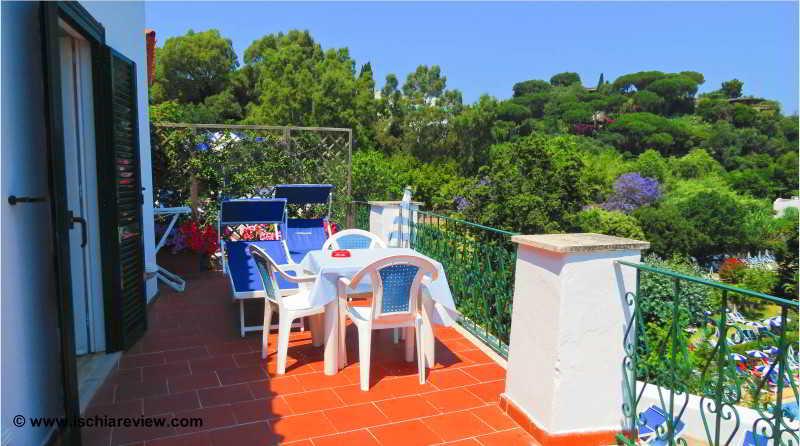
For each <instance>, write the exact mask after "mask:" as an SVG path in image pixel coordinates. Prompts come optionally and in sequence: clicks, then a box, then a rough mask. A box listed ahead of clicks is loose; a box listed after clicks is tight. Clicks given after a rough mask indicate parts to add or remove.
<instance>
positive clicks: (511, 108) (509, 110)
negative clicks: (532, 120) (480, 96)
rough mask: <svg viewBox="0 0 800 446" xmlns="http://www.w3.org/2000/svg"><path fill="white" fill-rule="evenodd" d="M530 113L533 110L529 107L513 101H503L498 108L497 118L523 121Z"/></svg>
mask: <svg viewBox="0 0 800 446" xmlns="http://www.w3.org/2000/svg"><path fill="white" fill-rule="evenodd" d="M530 115H531V111H530V110H529V109H528V108H527V107H523V106H522V105H519V104H516V103H514V102H511V101H503V102H501V103H500V106H499V107H498V108H497V118H498V119H502V120H503V121H513V122H522V121H524V120H525V119H527V118H528V117H530Z"/></svg>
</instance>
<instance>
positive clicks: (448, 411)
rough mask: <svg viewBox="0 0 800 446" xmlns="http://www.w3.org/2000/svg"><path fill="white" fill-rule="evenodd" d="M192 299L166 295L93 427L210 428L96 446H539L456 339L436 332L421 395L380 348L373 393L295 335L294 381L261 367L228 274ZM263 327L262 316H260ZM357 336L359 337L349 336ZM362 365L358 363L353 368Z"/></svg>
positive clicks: (120, 434) (106, 387)
mask: <svg viewBox="0 0 800 446" xmlns="http://www.w3.org/2000/svg"><path fill="white" fill-rule="evenodd" d="M188 279H189V280H188V281H187V282H188V287H187V290H186V291H185V292H184V293H175V292H173V291H172V290H170V289H168V288H166V287H162V288H161V295H160V296H159V298H158V299H157V300H156V302H155V303H154V304H153V305H152V306H151V308H150V310H149V328H148V330H147V333H146V335H145V336H144V337H143V338H142V339H141V340H140V341H139V342H138V343H137V344H136V345H135V346H133V347H132V348H131V349H130V350H129V351H128V352H126V353H125V354H124V355H123V357H122V359H121V360H120V363H119V367H118V368H117V369H116V370H115V371H114V373H113V374H112V375H111V376H110V377H109V379H108V380H107V381H106V382H105V383H104V384H103V386H102V387H101V388H100V390H99V391H98V393H97V395H96V396H95V398H94V400H93V401H92V403H91V404H90V406H89V408H88V409H87V413H86V415H100V416H102V415H108V416H109V417H112V416H114V417H118V416H134V417H138V416H139V415H144V416H154V415H160V416H164V417H168V418H174V417H178V418H180V417H200V418H202V419H203V427H202V428H172V427H161V428H142V427H138V428H114V429H101V428H93V429H84V443H85V444H88V445H103V446H111V445H147V446H151V445H152V446H155V445H159V446H166V445H198V446H203V445H214V446H219V445H223V446H240V445H244V446H246V445H272V444H278V443H280V444H294V445H316V446H321V445H334V444H336V445H362V444H363V445H427V444H440V443H448V442H450V443H460V444H473V445H479V444H483V445H489V444H503V445H504V446H512V445H527V444H535V442H534V440H533V439H532V438H531V437H530V436H529V435H527V434H526V433H525V432H524V431H523V430H522V429H521V428H519V426H517V425H516V424H515V423H514V421H513V420H511V419H510V418H509V417H508V416H506V415H505V414H504V413H502V412H501V410H500V409H499V407H498V404H497V402H498V395H499V394H500V392H502V390H503V386H504V379H505V371H504V370H503V369H502V368H501V367H499V366H498V365H496V364H495V363H494V362H492V360H491V359H489V357H487V356H486V355H485V354H483V353H482V352H480V351H479V350H478V349H477V348H476V347H475V346H474V345H473V344H472V343H470V342H469V341H468V340H466V339H464V338H463V337H462V336H461V335H460V334H459V333H458V332H456V331H455V330H453V329H450V328H442V327H439V328H437V331H436V337H437V352H436V359H437V365H436V367H435V368H434V369H433V370H430V371H429V374H428V382H427V383H426V384H425V385H420V384H419V383H418V378H417V374H416V373H417V371H416V363H406V362H405V361H404V360H403V346H402V344H397V345H395V344H393V343H392V341H391V333H390V332H389V331H376V332H375V333H374V336H375V338H374V339H373V352H372V361H373V363H372V371H371V386H372V387H371V389H370V391H369V392H362V391H361V390H360V389H359V386H358V376H359V373H358V363H357V360H356V359H357V358H358V353H357V347H356V344H357V340H356V334H355V332H354V331H353V332H349V333H348V355H349V356H348V357H349V358H350V359H351V361H353V362H351V364H349V365H348V366H347V368H345V369H344V370H343V371H341V372H340V373H339V374H338V375H336V376H325V375H324V374H323V373H322V370H323V364H322V349H321V348H315V347H313V346H312V345H311V338H310V333H309V332H308V331H305V332H296V333H294V334H293V335H292V338H291V343H290V347H289V360H288V370H287V373H286V375H284V376H276V375H275V354H274V346H275V340H276V339H275V338H276V337H277V336H276V335H275V334H273V335H272V339H271V340H270V347H271V349H272V352H271V354H270V356H269V358H268V359H266V360H261V359H260V351H259V350H260V339H261V335H260V333H250V334H248V336H247V337H245V338H244V339H242V338H240V337H239V333H238V307H237V306H236V305H235V304H233V303H232V301H231V299H230V291H229V288H228V280H227V278H226V277H225V276H223V275H222V274H221V273H204V274H201V275H196V276H193V277H189V278H188ZM252 310H255V311H253V313H256V314H255V316H258V314H257V313H258V311H259V308H258V306H256V307H254V308H252ZM350 329H351V330H354V327H350ZM354 360H355V361H354Z"/></svg>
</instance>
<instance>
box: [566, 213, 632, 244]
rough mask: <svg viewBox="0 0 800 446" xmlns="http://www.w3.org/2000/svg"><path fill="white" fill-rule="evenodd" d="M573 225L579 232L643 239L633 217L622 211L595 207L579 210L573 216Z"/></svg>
mask: <svg viewBox="0 0 800 446" xmlns="http://www.w3.org/2000/svg"><path fill="white" fill-rule="evenodd" d="M575 227H576V229H577V230H578V231H581V232H595V233H598V234H606V235H614V236H617V237H627V238H632V239H636V240H642V239H644V232H643V231H642V228H641V227H639V222H638V221H637V220H636V219H635V218H634V217H632V216H630V215H627V214H623V213H622V212H614V211H606V210H604V209H600V208H596V207H593V208H589V209H585V210H583V211H581V212H579V213H578V214H577V215H576V216H575Z"/></svg>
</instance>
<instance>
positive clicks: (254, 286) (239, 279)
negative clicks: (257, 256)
mask: <svg viewBox="0 0 800 446" xmlns="http://www.w3.org/2000/svg"><path fill="white" fill-rule="evenodd" d="M224 243H225V252H226V253H227V254H228V274H230V276H231V283H232V284H233V295H234V297H241V298H245V297H263V296H264V286H263V284H262V283H261V277H259V274H258V268H256V263H255V261H254V260H253V257H252V256H251V255H250V251H249V250H248V249H247V247H248V246H250V245H251V244H253V245H256V246H258V247H259V248H261V249H263V250H264V251H266V253H267V254H269V255H270V257H272V258H273V259H274V260H275V262H277V263H278V264H279V265H284V264H287V263H289V261H288V259H287V258H286V251H285V249H284V247H283V242H282V241H280V240H261V241H226V242H224ZM289 274H290V275H293V273H289ZM278 286H279V287H280V289H282V290H288V289H296V288H297V284H295V283H291V282H289V281H287V280H286V279H284V278H282V277H280V276H278Z"/></svg>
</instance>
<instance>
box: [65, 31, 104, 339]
mask: <svg viewBox="0 0 800 446" xmlns="http://www.w3.org/2000/svg"><path fill="white" fill-rule="evenodd" d="M62 30H63V31H64V32H65V34H66V37H62V39H64V38H68V39H70V41H71V43H72V44H73V45H74V46H73V50H72V52H71V53H72V54H71V57H72V58H73V60H72V62H73V63H74V64H76V65H77V66H78V67H79V68H78V73H77V74H78V75H77V76H73V82H74V86H75V87H76V88H77V96H76V97H75V98H74V99H75V100H76V101H77V102H76V103H75V104H74V105H75V110H74V111H69V110H67V111H66V115H65V116H64V117H65V118H66V117H69V118H70V119H69V122H73V120H74V122H75V124H76V125H77V126H78V127H79V128H80V131H79V133H78V135H79V136H78V137H76V138H75V143H76V144H77V148H76V149H77V152H76V153H75V155H77V158H75V159H76V160H77V162H78V166H76V169H77V170H78V172H77V177H78V179H79V181H80V184H79V188H80V190H81V192H80V197H79V198H80V200H79V202H78V203H72V204H71V205H70V203H69V200H67V201H68V203H67V204H68V206H70V208H71V210H72V211H73V212H75V213H77V214H80V216H81V217H83V219H84V220H85V222H86V223H85V225H86V228H85V231H86V235H87V240H86V242H87V244H86V246H85V247H83V248H80V249H81V250H82V252H81V259H82V260H81V262H82V264H83V277H82V278H81V280H83V281H84V282H85V290H84V291H85V296H86V297H87V298H88V299H86V300H85V302H84V306H85V309H84V312H85V318H84V321H83V325H85V327H84V328H85V329H86V330H87V335H86V348H87V350H88V352H87V353H97V352H102V351H105V350H106V341H105V311H104V299H103V277H102V264H101V250H100V232H99V228H100V216H99V208H100V199H99V193H100V192H99V188H98V177H99V175H98V167H99V166H98V163H97V151H98V150H97V149H98V146H97V141H96V135H97V132H96V130H95V119H96V116H95V112H94V104H95V101H94V99H95V98H94V96H95V94H96V92H95V91H94V90H95V84H94V79H93V72H94V67H93V57H92V45H91V43H90V42H89V41H88V40H86V38H85V37H84V36H83V35H81V34H80V33H79V32H78V31H76V30H75V29H73V28H72V26H70V25H69V24H68V23H66V22H64V23H62ZM62 51H63V49H62ZM62 78H63V76H62ZM61 88H62V90H63V88H64V85H63V84H62V86H61ZM65 150H66V147H65ZM67 180H68V186H69V185H70V184H69V181H70V176H69V175H67ZM73 183H74V182H73ZM72 185H74V184H72ZM78 229H79V228H77V227H75V228H73V230H78ZM73 238H74V237H73ZM73 248H76V247H71V249H73ZM76 277H77V275H76V274H75V272H74V271H73V279H74V278H76ZM73 298H74V296H73ZM76 316H79V315H76ZM76 322H78V321H76ZM78 325H79V326H80V325H81V324H78ZM76 337H79V334H77V333H76Z"/></svg>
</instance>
